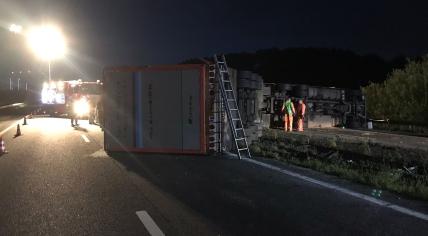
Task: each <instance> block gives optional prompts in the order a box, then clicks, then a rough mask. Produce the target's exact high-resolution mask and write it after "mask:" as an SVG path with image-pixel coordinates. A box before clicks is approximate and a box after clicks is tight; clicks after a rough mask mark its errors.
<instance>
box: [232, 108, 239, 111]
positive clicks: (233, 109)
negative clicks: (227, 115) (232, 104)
mask: <svg viewBox="0 0 428 236" xmlns="http://www.w3.org/2000/svg"><path fill="white" fill-rule="evenodd" d="M230 110H231V111H237V110H238V109H236V108H231V109H230Z"/></svg>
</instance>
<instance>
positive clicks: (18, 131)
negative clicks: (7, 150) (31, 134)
mask: <svg viewBox="0 0 428 236" xmlns="http://www.w3.org/2000/svg"><path fill="white" fill-rule="evenodd" d="M18 136H21V127H20V126H19V124H18V126H16V134H15V138H16V137H18Z"/></svg>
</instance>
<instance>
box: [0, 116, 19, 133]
mask: <svg viewBox="0 0 428 236" xmlns="http://www.w3.org/2000/svg"><path fill="white" fill-rule="evenodd" d="M21 120H22V119H20V120H17V121H15V122H13V123H12V124H11V125H10V126H9V127H7V128H6V129H4V130H3V131H1V132H0V136H3V135H4V134H5V133H7V131H9V130H10V129H12V128H13V127H16V125H17V124H18V123H19V122H21Z"/></svg>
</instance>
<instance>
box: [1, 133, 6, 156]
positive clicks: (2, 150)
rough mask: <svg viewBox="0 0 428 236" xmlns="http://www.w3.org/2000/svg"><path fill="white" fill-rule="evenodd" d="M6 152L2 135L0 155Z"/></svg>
mask: <svg viewBox="0 0 428 236" xmlns="http://www.w3.org/2000/svg"><path fill="white" fill-rule="evenodd" d="M6 153H7V151H6V146H5V143H4V141H3V137H0V156H1V155H3V154H6Z"/></svg>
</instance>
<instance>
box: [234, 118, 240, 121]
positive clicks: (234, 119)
mask: <svg viewBox="0 0 428 236" xmlns="http://www.w3.org/2000/svg"><path fill="white" fill-rule="evenodd" d="M232 120H233V121H235V120H241V119H239V118H232Z"/></svg>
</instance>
